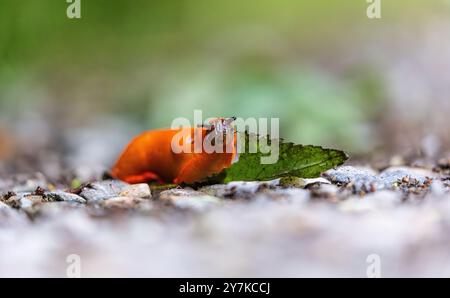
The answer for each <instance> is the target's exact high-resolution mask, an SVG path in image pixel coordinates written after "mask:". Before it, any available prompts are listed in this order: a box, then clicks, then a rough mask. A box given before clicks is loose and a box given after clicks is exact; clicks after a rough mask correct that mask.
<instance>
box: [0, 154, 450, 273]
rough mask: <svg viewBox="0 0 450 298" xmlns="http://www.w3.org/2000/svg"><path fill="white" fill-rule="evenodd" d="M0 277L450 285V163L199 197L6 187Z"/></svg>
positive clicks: (223, 188) (120, 188) (26, 182)
mask: <svg viewBox="0 0 450 298" xmlns="http://www.w3.org/2000/svg"><path fill="white" fill-rule="evenodd" d="M0 193H1V194H2V196H1V200H0V251H2V254H0V276H2V277H3V276H56V277H65V276H66V275H67V272H68V270H69V275H70V270H71V269H70V268H71V264H73V263H72V262H73V260H74V258H75V259H77V260H79V261H80V264H81V267H79V268H80V273H81V276H82V277H92V276H102V277H105V276H106V277H111V276H149V277H304V276H308V277H310V276H331V277H336V276H354V277H366V276H367V271H368V268H370V266H371V264H373V263H372V261H373V260H374V259H373V258H374V257H375V258H379V259H378V260H379V264H380V267H379V269H380V270H379V273H380V274H381V276H383V277H392V276H407V277H409V276H450V241H449V240H450V233H449V231H450V160H441V161H440V163H439V165H437V166H434V167H421V168H418V167H411V166H409V167H406V166H402V167H393V166H391V167H388V168H386V169H384V170H382V171H379V170H375V169H371V168H367V167H360V166H343V167H340V168H337V169H334V170H330V171H328V172H327V173H325V174H324V175H323V177H322V178H319V179H312V180H302V179H282V180H281V181H280V180H274V181H270V182H233V183H230V184H227V185H212V186H207V187H202V188H199V189H196V190H194V189H192V188H172V189H164V188H158V187H149V186H148V185H147V184H138V185H128V184H125V183H123V182H120V181H113V180H104V181H98V182H93V183H89V184H83V185H81V186H80V187H78V188H76V189H70V188H64V187H62V186H59V185H58V186H54V185H52V184H50V183H48V182H47V181H46V178H45V177H44V176H43V175H41V174H36V175H32V176H15V177H13V178H11V179H3V180H0Z"/></svg>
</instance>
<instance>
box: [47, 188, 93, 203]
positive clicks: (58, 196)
mask: <svg viewBox="0 0 450 298" xmlns="http://www.w3.org/2000/svg"><path fill="white" fill-rule="evenodd" d="M44 197H45V198H46V199H47V200H49V201H51V202H55V201H56V202H69V203H80V204H86V200H85V199H84V198H82V197H80V196H78V195H76V194H72V193H67V192H64V191H54V192H46V193H45V194H44Z"/></svg>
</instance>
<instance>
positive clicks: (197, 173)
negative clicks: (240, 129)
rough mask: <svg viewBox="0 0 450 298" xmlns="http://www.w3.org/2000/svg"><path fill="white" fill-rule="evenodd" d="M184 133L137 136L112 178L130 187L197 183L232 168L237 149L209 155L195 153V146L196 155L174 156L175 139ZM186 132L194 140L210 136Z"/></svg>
mask: <svg viewBox="0 0 450 298" xmlns="http://www.w3.org/2000/svg"><path fill="white" fill-rule="evenodd" d="M189 130H190V131H189ZM180 131H181V129H160V130H151V131H147V132H144V133H142V134H141V135H139V136H137V137H136V138H134V139H133V140H132V141H131V143H130V144H129V145H128V146H127V148H126V149H125V151H124V152H123V153H122V154H121V156H120V157H119V160H118V161H117V162H116V164H115V165H114V167H113V168H112V176H113V177H114V178H117V179H120V180H122V181H125V182H128V183H145V182H150V181H157V182H159V183H175V184H179V183H182V182H185V183H193V182H198V181H201V180H203V179H204V178H207V177H208V176H211V175H212V174H215V173H218V172H220V171H221V170H223V169H224V168H227V167H229V166H230V165H231V164H232V162H233V160H234V157H235V155H236V150H235V149H233V152H232V153H215V152H214V153H206V152H204V150H203V152H201V153H194V149H193V148H194V147H193V146H194V145H193V144H192V145H191V148H192V151H191V152H192V153H183V152H182V153H174V152H173V151H172V147H171V143H172V139H173V137H174V136H175V135H176V134H177V133H179V132H180ZM184 131H185V132H186V133H190V140H193V139H194V135H195V134H196V133H201V136H202V140H203V139H204V138H205V136H206V134H207V130H206V129H205V128H200V127H199V128H190V129H187V130H186V129H184ZM234 142H236V137H235V138H234ZM223 152H225V147H224V150H223Z"/></svg>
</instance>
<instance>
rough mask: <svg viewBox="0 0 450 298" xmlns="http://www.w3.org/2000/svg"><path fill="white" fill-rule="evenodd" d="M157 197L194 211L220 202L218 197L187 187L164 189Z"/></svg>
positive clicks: (205, 208)
mask: <svg viewBox="0 0 450 298" xmlns="http://www.w3.org/2000/svg"><path fill="white" fill-rule="evenodd" d="M159 199H160V200H162V201H168V202H170V203H171V204H173V205H174V206H176V207H179V208H182V209H192V210H196V211H204V210H207V209H209V208H211V207H213V206H217V205H220V204H221V203H222V201H221V200H220V199H219V198H216V197H213V196H210V195H207V194H205V193H202V192H199V191H195V190H189V189H170V190H166V191H163V192H161V193H160V195H159Z"/></svg>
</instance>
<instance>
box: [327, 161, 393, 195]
mask: <svg viewBox="0 0 450 298" xmlns="http://www.w3.org/2000/svg"><path fill="white" fill-rule="evenodd" d="M324 176H325V177H326V178H327V179H328V180H330V181H331V182H333V183H336V184H341V185H345V186H351V187H352V188H353V192H354V193H361V192H365V193H366V192H371V191H372V190H374V189H377V190H378V189H383V188H384V183H383V181H381V179H380V178H379V177H378V176H377V173H376V172H375V171H374V170H372V169H368V168H356V167H352V166H343V167H339V168H337V169H333V170H329V171H327V172H325V173H324Z"/></svg>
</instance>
